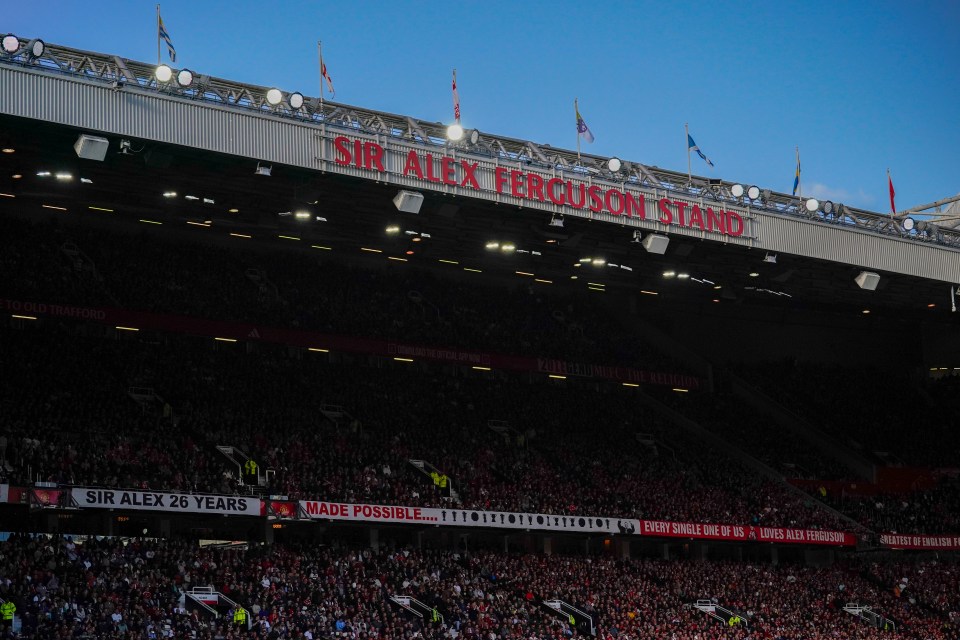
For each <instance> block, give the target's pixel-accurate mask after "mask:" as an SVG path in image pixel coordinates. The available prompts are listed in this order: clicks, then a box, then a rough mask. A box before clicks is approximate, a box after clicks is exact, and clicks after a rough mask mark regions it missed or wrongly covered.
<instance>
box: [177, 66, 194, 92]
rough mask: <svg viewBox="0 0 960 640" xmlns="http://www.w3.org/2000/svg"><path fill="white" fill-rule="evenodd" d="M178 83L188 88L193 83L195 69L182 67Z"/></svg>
mask: <svg viewBox="0 0 960 640" xmlns="http://www.w3.org/2000/svg"><path fill="white" fill-rule="evenodd" d="M177 84H178V85H180V86H181V87H182V88H184V89H186V88H187V87H189V86H190V85H192V84H193V71H190V69H180V71H178V72H177Z"/></svg>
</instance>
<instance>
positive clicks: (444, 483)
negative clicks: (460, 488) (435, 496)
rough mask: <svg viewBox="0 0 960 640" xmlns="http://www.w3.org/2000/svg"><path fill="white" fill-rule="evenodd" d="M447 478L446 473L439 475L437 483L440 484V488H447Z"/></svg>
mask: <svg viewBox="0 0 960 640" xmlns="http://www.w3.org/2000/svg"><path fill="white" fill-rule="evenodd" d="M447 479H448V478H447V474H443V475H441V476H440V478H439V480H438V484H439V486H440V488H441V489H446V488H447Z"/></svg>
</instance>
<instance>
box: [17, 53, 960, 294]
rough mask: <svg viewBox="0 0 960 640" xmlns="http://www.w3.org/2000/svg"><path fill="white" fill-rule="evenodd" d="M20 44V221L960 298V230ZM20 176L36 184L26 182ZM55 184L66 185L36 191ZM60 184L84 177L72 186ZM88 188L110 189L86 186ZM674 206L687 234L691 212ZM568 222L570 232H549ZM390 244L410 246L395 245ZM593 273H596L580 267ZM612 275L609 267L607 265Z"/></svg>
mask: <svg viewBox="0 0 960 640" xmlns="http://www.w3.org/2000/svg"><path fill="white" fill-rule="evenodd" d="M21 43H22V44H23V45H24V49H22V50H21V51H19V52H18V53H17V54H15V55H12V56H10V55H3V54H0V81H2V83H3V86H5V87H6V88H7V89H6V90H5V91H4V92H3V93H2V94H0V114H2V115H0V121H2V122H3V130H4V131H5V134H4V135H5V136H6V137H7V139H6V140H4V141H2V142H3V145H4V146H5V147H6V146H10V148H15V149H16V152H15V153H14V154H8V155H7V154H5V155H4V156H3V157H0V163H2V166H3V169H4V170H5V173H6V175H0V185H2V186H0V188H2V189H3V191H4V192H7V193H10V194H11V195H16V196H18V197H19V198H20V200H16V202H17V204H18V205H20V204H25V203H28V202H29V203H31V206H37V207H39V206H41V205H42V204H48V205H53V206H66V207H67V208H68V209H70V210H71V211H84V212H86V213H91V212H97V211H98V209H90V208H89V207H99V209H114V210H115V212H116V213H118V215H119V214H123V215H124V216H126V217H127V218H129V219H130V220H131V221H132V222H133V223H137V222H138V221H139V220H140V219H151V218H152V217H158V216H159V217H161V219H160V220H157V221H163V220H178V221H179V222H180V223H181V224H182V223H184V222H186V221H191V222H194V223H195V225H194V226H197V224H199V225H203V224H204V221H206V220H210V221H211V223H212V228H210V229H209V231H210V232H211V233H220V230H221V229H222V230H223V233H222V234H221V235H225V236H227V235H229V234H230V233H233V234H239V235H256V236H258V239H259V238H267V237H268V238H270V239H271V240H274V241H276V240H281V241H282V240H283V239H279V238H277V236H281V235H282V236H288V237H299V238H301V239H302V246H304V247H310V246H331V247H332V248H334V249H343V248H346V249H349V250H351V251H358V250H359V249H360V248H379V249H381V251H384V252H385V254H387V253H391V252H392V253H393V254H395V255H394V257H397V258H401V259H407V260H409V261H411V262H413V261H420V260H423V261H426V262H431V263H433V264H434V266H436V265H437V264H438V261H439V260H447V261H450V262H446V263H440V264H444V265H447V266H450V265H451V263H452V262H458V263H460V264H458V265H456V266H458V267H468V266H469V265H475V266H476V268H480V269H481V270H485V271H488V272H489V271H497V270H499V271H503V272H504V273H509V274H511V275H513V274H515V273H516V272H522V273H533V274H534V275H535V276H536V277H537V278H540V279H542V280H550V281H552V282H559V281H561V280H563V281H570V280H571V278H572V276H575V275H578V274H584V273H586V272H587V271H584V270H585V269H589V273H591V277H589V278H587V277H582V278H580V277H578V280H577V283H578V284H579V285H583V286H586V283H587V282H589V281H595V280H597V279H601V280H602V279H606V280H605V281H606V282H618V283H623V284H626V285H629V286H631V287H633V288H636V289H637V290H652V291H662V290H663V288H664V287H665V286H668V285H669V283H668V282H667V278H665V277H664V275H663V274H664V273H670V272H674V273H675V274H677V275H679V274H681V273H683V274H688V275H690V276H691V279H693V278H696V279H697V280H700V281H709V282H710V283H716V284H717V285H721V286H723V287H724V290H722V291H723V294H724V296H726V297H728V298H730V299H741V298H743V297H744V296H746V297H751V296H756V297H759V298H761V299H765V298H769V299H771V300H773V299H782V300H784V301H787V300H794V301H796V302H801V301H805V302H806V303H808V304H831V303H833V304H837V305H841V306H848V305H855V306H857V307H862V306H868V305H890V306H895V307H909V308H915V309H918V308H921V307H923V308H925V307H926V305H927V304H930V303H933V302H935V303H938V304H939V303H941V302H946V300H947V295H948V291H949V285H951V284H955V283H957V282H960V232H958V231H956V230H953V229H947V228H940V229H937V230H935V232H934V233H929V234H920V233H917V232H906V231H904V230H903V228H902V227H900V226H899V225H898V224H897V222H896V221H894V220H891V219H890V217H889V216H885V215H881V214H876V213H871V212H866V211H861V210H855V209H852V208H848V207H843V208H839V211H838V212H836V213H834V214H833V215H827V214H825V213H824V212H823V211H822V210H818V211H816V212H809V211H807V210H806V208H804V207H803V206H802V204H803V203H801V202H800V201H799V200H798V199H796V198H793V197H792V196H788V195H786V194H777V193H772V192H770V193H765V194H764V196H763V197H762V198H761V199H760V200H756V201H752V202H748V201H745V200H744V199H743V198H735V197H734V196H733V195H732V193H731V191H730V189H731V187H732V186H733V184H734V183H731V182H724V181H720V182H717V181H711V180H709V179H707V178H701V177H697V176H694V177H693V180H692V183H688V182H687V176H686V175H684V174H677V173H675V172H670V171H665V170H661V169H657V168H656V167H650V166H646V165H643V164H640V163H636V162H633V163H625V168H624V169H623V170H621V171H619V172H611V171H610V168H609V167H608V165H607V160H608V158H602V157H598V156H588V155H584V156H582V158H580V161H579V163H578V158H577V155H576V153H574V152H570V151H564V150H559V149H554V148H551V147H548V146H547V145H536V144H534V143H530V142H525V141H521V140H515V139H509V138H503V137H498V136H494V135H488V134H485V133H481V134H479V136H478V139H477V141H476V142H477V143H476V144H475V145H470V146H464V145H463V144H457V145H452V144H451V143H449V141H447V140H445V139H444V138H443V135H444V131H445V127H444V126H443V125H441V124H440V123H427V122H424V121H420V120H416V119H414V118H409V117H405V116H396V115H393V114H385V113H379V112H373V111H369V110H362V109H358V108H354V107H349V106H346V105H341V104H336V103H329V102H327V103H324V104H323V105H322V107H321V105H320V103H319V101H317V100H315V99H311V98H307V99H305V101H304V104H303V106H302V107H300V108H298V109H293V108H291V107H290V104H289V103H290V99H291V94H287V93H284V94H282V100H281V102H280V103H279V104H277V105H273V106H272V105H270V104H269V103H268V102H267V99H266V94H267V91H268V89H267V88H264V87H255V86H251V85H243V84H240V83H233V82H228V81H223V80H218V79H215V78H206V77H204V76H201V75H196V76H195V82H194V83H193V84H191V86H190V87H188V88H183V87H179V86H177V84H176V82H175V81H174V82H171V83H167V84H163V83H158V82H157V81H156V79H155V77H154V71H155V67H154V66H153V65H148V64H144V63H139V62H134V61H129V60H124V59H122V58H119V57H116V56H109V55H102V54H95V53H89V52H83V51H77V50H74V49H68V48H64V47H54V46H50V45H47V46H46V47H45V50H44V52H43V54H42V55H40V56H39V57H33V56H31V55H29V53H28V48H27V47H26V45H28V44H29V43H28V42H27V41H25V40H24V41H21ZM80 133H86V134H90V135H94V136H102V137H104V138H106V139H108V141H109V143H110V153H108V155H107V156H106V158H105V160H104V161H103V162H96V161H92V160H80V159H78V158H77V155H76V154H75V152H74V149H73V145H74V142H75V141H76V139H77V136H78V134H80ZM337 138H341V139H346V140H347V142H346V143H343V144H344V145H347V148H349V149H351V150H352V149H354V147H353V146H352V145H353V144H355V143H357V142H359V143H360V144H361V145H362V144H366V143H372V144H375V145H377V147H378V148H379V149H380V150H381V152H382V154H383V160H384V162H386V163H387V165H388V169H389V170H387V171H383V172H380V171H377V170H375V169H374V170H370V168H368V167H367V168H365V167H362V166H361V167H357V166H355V164H354V163H353V160H354V159H355V158H351V161H350V162H349V163H343V164H338V163H337V162H336V160H337V159H338V158H339V159H342V154H341V155H338V153H340V151H339V148H338V146H337V143H335V140H336V139H337ZM122 141H126V142H127V144H126V145H124V147H123V148H121V144H122ZM408 152H413V153H415V154H416V155H417V156H418V157H420V158H423V157H425V154H435V155H436V156H437V157H438V158H439V157H440V156H441V155H442V156H446V157H449V158H452V159H453V160H454V161H455V162H456V163H458V164H457V166H456V169H457V171H458V172H457V173H456V176H457V177H456V180H455V181H454V182H456V184H438V183H439V180H437V181H436V182H434V181H430V180H428V179H425V178H419V177H418V176H410V175H408V174H407V173H406V172H405V173H403V174H401V172H400V171H399V166H400V164H402V162H403V158H404V157H405V155H404V154H406V153H408ZM354 155H355V154H354ZM361 155H362V154H361ZM426 157H429V156H426ZM391 162H392V163H394V164H392V165H391V164H390V163H391ZM463 162H466V163H468V164H473V165H474V166H475V172H476V175H477V176H478V178H477V182H478V186H479V187H480V188H479V189H471V188H469V187H464V186H463V184H461V182H462V181H461V179H462V178H463V171H462V170H461V168H460V166H459V163H463ZM398 163H400V164H398ZM431 163H433V162H431ZM258 166H268V167H272V172H271V173H272V175H271V176H269V177H267V176H263V175H254V173H255V170H256V168H257V167H258ZM437 166H438V167H440V166H441V165H439V164H438V165H437ZM391 167H392V168H391ZM439 170H440V169H439V168H438V171H439ZM13 171H16V172H19V175H22V176H23V177H22V178H20V179H17V180H13V179H12V178H11V176H12V175H14V174H13V173H12V172H13ZM44 171H49V172H50V173H51V175H50V176H38V175H37V173H42V172H44ZM498 171H499V173H498ZM57 172H65V173H70V174H71V175H72V176H73V177H74V178H75V179H74V180H73V181H67V180H64V181H58V180H57V179H56V175H55V174H56V173H57ZM510 172H512V173H514V174H522V177H521V178H520V179H521V180H522V181H524V183H523V186H524V187H533V186H535V183H534V182H532V180H533V178H529V176H531V175H541V176H543V180H544V183H545V182H546V180H547V179H548V178H550V177H551V176H553V177H555V178H556V179H557V180H558V181H562V182H563V184H559V183H558V185H557V186H558V187H560V190H561V191H562V190H563V186H564V185H566V184H567V183H570V184H572V185H574V186H576V185H577V184H583V185H585V186H586V187H590V186H593V185H598V186H599V188H600V190H601V191H600V193H601V197H602V195H603V194H604V193H607V194H608V195H607V198H608V199H609V198H610V197H611V196H610V195H609V194H610V192H611V191H616V192H617V193H619V194H620V195H619V196H618V195H616V193H615V194H613V203H614V204H616V203H617V202H618V200H617V198H623V197H624V196H625V195H630V194H633V195H634V196H636V197H637V198H639V197H640V196H643V197H644V198H645V206H646V209H645V211H646V214H647V215H646V216H645V217H641V216H639V215H633V216H629V217H628V216H626V215H612V214H611V213H609V212H608V211H606V210H604V209H603V208H602V207H601V208H600V210H598V211H590V210H588V209H587V208H579V209H576V208H573V207H571V206H567V205H566V204H565V205H563V206H561V205H558V204H557V203H556V202H550V201H549V199H543V198H541V199H540V200H538V199H535V198H531V197H514V195H513V193H516V191H513V192H511V189H510V179H511V175H510ZM83 177H85V178H87V179H88V180H91V181H92V183H81V182H80V178H83ZM46 178H49V180H47V179H46ZM501 178H502V180H501ZM528 180H530V181H528ZM398 187H401V188H406V189H412V190H416V191H419V192H421V193H423V194H424V195H425V202H424V205H423V209H422V210H421V215H420V216H414V215H410V214H401V213H399V212H398V211H396V209H395V208H394V206H393V204H392V202H391V201H392V199H393V197H394V195H395V194H396V193H397V190H398ZM495 187H496V188H495ZM174 192H175V193H177V196H176V197H170V198H165V197H164V196H163V194H164V193H174ZM188 195H189V196H192V197H194V198H197V200H186V199H185V198H186V196H188ZM664 199H667V200H668V201H669V202H670V203H677V202H680V203H684V206H685V207H687V209H686V211H687V212H689V211H690V210H691V208H692V207H693V205H698V206H699V207H700V208H702V209H703V211H704V217H706V211H707V210H708V209H709V210H711V211H713V210H716V211H717V212H720V211H724V210H725V211H729V212H732V214H731V215H735V216H736V217H740V218H741V219H742V221H743V232H742V233H741V234H739V235H736V234H732V233H712V232H710V231H709V230H706V231H705V230H704V229H703V228H698V227H697V226H695V225H693V224H688V225H687V226H681V225H678V224H676V223H675V222H674V223H673V224H662V223H661V222H660V221H659V220H658V219H657V215H658V203H662V201H663V200H664ZM205 201H212V203H208V202H205ZM3 204H7V205H9V206H13V202H12V201H9V200H8V201H6V202H4V203H3ZM608 204H609V200H608ZM670 208H671V210H672V211H673V216H674V220H676V216H677V208H676V206H675V204H670ZM231 209H236V210H237V212H236V213H232V212H230V210H231ZM298 210H302V211H304V212H309V214H310V217H309V220H300V219H297V218H296V217H295V215H293V214H295V213H296V212H297V211H298ZM53 211H56V210H55V209H54V210H53ZM287 213H289V214H291V215H280V214H287ZM635 214H636V212H635ZM91 215H92V213H91ZM317 216H319V217H321V218H325V221H319V220H317ZM560 217H562V218H563V220H564V226H563V227H557V226H551V225H549V222H550V220H551V219H552V218H560ZM392 226H398V227H399V232H396V233H392V234H391V233H387V231H386V228H387V227H392ZM407 232H416V235H414V234H413V233H407ZM634 232H638V233H639V234H640V235H641V236H646V235H648V234H649V233H658V234H664V235H668V236H669V237H670V238H671V243H670V246H669V249H668V251H667V253H666V255H662V256H661V255H655V254H652V253H647V252H646V251H644V250H643V249H642V248H641V245H639V244H637V243H635V242H633V241H632V240H633V239H634ZM423 234H429V237H424V236H423ZM414 240H419V242H417V243H415V242H414ZM494 242H496V243H499V244H500V245H503V244H512V245H513V246H514V247H515V249H516V251H514V252H511V254H510V256H505V255H503V253H502V251H500V249H499V248H498V249H497V250H489V249H487V245H488V244H490V243H494ZM371 244H373V245H376V246H373V247H371V246H368V245H371ZM407 251H413V252H414V253H413V254H407V253H406V252H407ZM527 252H529V253H527ZM534 252H538V253H539V254H540V255H535V254H534ZM768 256H769V257H768ZM772 257H776V260H777V261H776V262H770V261H769V260H770V258H772ZM585 258H590V259H591V261H590V263H589V266H588V265H587V263H581V262H580V261H581V260H583V259H585ZM765 258H767V260H768V261H765V260H764V259H765ZM595 259H600V260H603V261H604V264H603V265H602V266H601V265H594V264H593V261H594V260H595ZM574 265H581V266H574ZM611 265H616V266H611ZM488 266H489V268H488ZM624 267H626V268H624ZM861 269H867V270H873V271H878V272H880V274H881V276H882V277H881V280H880V286H879V289H878V291H876V292H869V291H863V290H861V289H860V288H859V287H857V285H856V284H855V283H854V277H855V276H856V275H857V274H858V273H859V272H860V271H861ZM754 273H755V274H758V275H756V276H753V275H751V274H754ZM944 283H946V284H944ZM694 284H696V285H698V286H701V287H702V288H701V289H699V290H697V289H696V288H690V290H691V291H701V292H702V293H697V294H695V295H698V296H703V297H711V298H712V296H715V295H720V294H719V293H715V291H716V290H714V289H713V288H712V287H713V286H716V285H714V284H710V285H708V284H707V283H706V282H699V283H694ZM708 291H709V292H708ZM783 294H788V295H789V296H791V297H790V298H787V297H786V296H785V295H783ZM692 295H693V294H692ZM801 303H802V302H801Z"/></svg>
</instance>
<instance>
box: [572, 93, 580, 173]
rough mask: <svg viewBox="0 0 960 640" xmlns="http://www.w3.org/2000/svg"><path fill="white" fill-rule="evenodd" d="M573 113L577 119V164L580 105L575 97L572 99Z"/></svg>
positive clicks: (578, 157)
mask: <svg viewBox="0 0 960 640" xmlns="http://www.w3.org/2000/svg"><path fill="white" fill-rule="evenodd" d="M573 114H574V116H573V117H574V118H575V119H576V120H577V164H580V118H579V115H580V106H579V105H578V104H577V99H576V98H574V99H573Z"/></svg>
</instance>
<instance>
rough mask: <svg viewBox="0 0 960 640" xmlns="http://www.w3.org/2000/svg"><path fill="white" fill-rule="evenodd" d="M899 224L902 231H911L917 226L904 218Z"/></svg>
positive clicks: (909, 219)
mask: <svg viewBox="0 0 960 640" xmlns="http://www.w3.org/2000/svg"><path fill="white" fill-rule="evenodd" d="M900 224H901V225H903V229H904V231H913V228H914V227H916V226H917V222H916V220H914V219H913V218H904V219H903V222H901V223H900Z"/></svg>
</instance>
